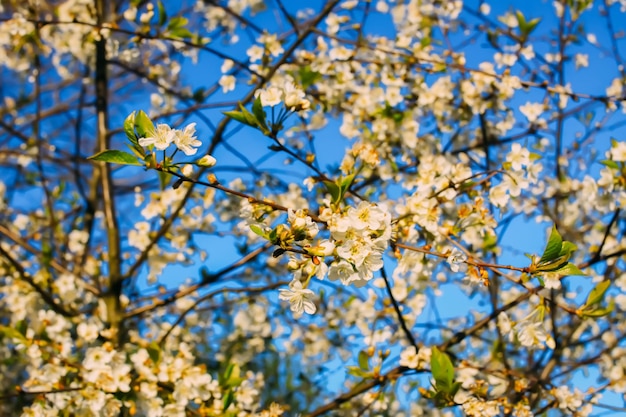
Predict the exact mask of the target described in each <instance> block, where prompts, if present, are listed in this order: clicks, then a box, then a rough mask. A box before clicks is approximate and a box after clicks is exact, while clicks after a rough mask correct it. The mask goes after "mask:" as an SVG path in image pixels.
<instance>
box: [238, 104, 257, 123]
mask: <svg viewBox="0 0 626 417" xmlns="http://www.w3.org/2000/svg"><path fill="white" fill-rule="evenodd" d="M239 109H240V110H241V113H243V117H244V118H245V119H246V124H248V125H250V126H252V127H258V126H259V122H258V120H257V119H256V116H255V115H254V114H252V113H250V112H249V111H248V109H246V108H245V107H244V106H243V104H241V103H239Z"/></svg>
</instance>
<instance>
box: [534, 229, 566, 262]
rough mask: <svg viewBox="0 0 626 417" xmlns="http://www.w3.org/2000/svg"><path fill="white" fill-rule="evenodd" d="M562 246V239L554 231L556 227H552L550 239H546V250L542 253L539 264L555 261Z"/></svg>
mask: <svg viewBox="0 0 626 417" xmlns="http://www.w3.org/2000/svg"><path fill="white" fill-rule="evenodd" d="M562 245H563V238H562V237H561V235H560V234H559V232H558V231H557V230H556V226H552V232H551V233H550V237H549V238H548V244H547V245H546V249H545V250H544V251H543V255H541V259H540V260H539V264H542V263H545V262H550V261H552V260H554V259H556V258H557V257H558V256H559V254H560V253H561V247H562Z"/></svg>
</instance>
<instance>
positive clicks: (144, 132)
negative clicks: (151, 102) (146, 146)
mask: <svg viewBox="0 0 626 417" xmlns="http://www.w3.org/2000/svg"><path fill="white" fill-rule="evenodd" d="M135 128H136V129H137V134H138V135H139V137H140V138H147V137H150V136H152V135H153V134H154V123H152V120H150V117H148V115H147V114H146V113H145V112H144V111H143V110H139V111H138V112H137V115H136V116H135Z"/></svg>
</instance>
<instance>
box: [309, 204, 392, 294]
mask: <svg viewBox="0 0 626 417" xmlns="http://www.w3.org/2000/svg"><path fill="white" fill-rule="evenodd" d="M320 219H322V220H325V221H327V222H328V228H329V230H330V233H331V236H332V239H333V241H334V243H335V253H336V256H335V260H334V261H333V262H332V263H331V264H330V268H329V271H328V277H329V278H330V279H331V280H340V281H341V283H342V284H344V285H349V284H351V283H354V284H356V285H364V284H365V282H366V281H369V280H370V279H372V278H373V276H374V272H375V271H378V270H380V269H381V268H382V267H383V252H384V251H385V249H387V246H388V245H389V239H390V238H391V214H389V212H388V211H387V209H386V207H385V206H383V205H375V204H371V203H368V202H365V201H363V202H361V203H360V204H359V205H358V206H357V207H350V208H349V209H348V210H347V211H346V212H345V213H332V212H331V211H330V209H326V210H325V211H324V212H323V213H322V214H321V215H320Z"/></svg>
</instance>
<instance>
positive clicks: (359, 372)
mask: <svg viewBox="0 0 626 417" xmlns="http://www.w3.org/2000/svg"><path fill="white" fill-rule="evenodd" d="M346 369H347V371H348V374H349V375H352V376H356V377H359V378H368V377H370V376H372V375H371V373H370V372H368V371H364V370H363V369H361V368H359V367H358V366H348V367H346Z"/></svg>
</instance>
